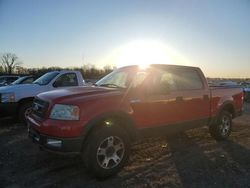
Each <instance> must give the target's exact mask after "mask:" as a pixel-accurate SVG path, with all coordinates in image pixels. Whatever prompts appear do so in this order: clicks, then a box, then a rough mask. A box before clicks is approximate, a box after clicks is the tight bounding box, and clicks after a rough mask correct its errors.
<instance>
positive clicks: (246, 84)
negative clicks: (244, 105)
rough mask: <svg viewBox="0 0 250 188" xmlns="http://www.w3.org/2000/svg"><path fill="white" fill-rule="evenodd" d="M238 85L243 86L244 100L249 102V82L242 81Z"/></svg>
mask: <svg viewBox="0 0 250 188" xmlns="http://www.w3.org/2000/svg"><path fill="white" fill-rule="evenodd" d="M240 85H241V87H242V88H243V92H244V99H245V101H247V102H249V101H250V83H249V82H242V83H241V84H240Z"/></svg>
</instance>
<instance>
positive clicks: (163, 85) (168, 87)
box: [149, 70, 177, 94]
mask: <svg viewBox="0 0 250 188" xmlns="http://www.w3.org/2000/svg"><path fill="white" fill-rule="evenodd" d="M151 76H152V78H151V79H152V85H151V86H149V87H150V88H149V90H151V91H150V93H155V94H166V93H168V92H170V91H173V90H176V89H177V86H176V82H175V75H174V74H173V73H171V72H169V71H163V70H162V71H157V72H154V73H153V74H152V75H151Z"/></svg>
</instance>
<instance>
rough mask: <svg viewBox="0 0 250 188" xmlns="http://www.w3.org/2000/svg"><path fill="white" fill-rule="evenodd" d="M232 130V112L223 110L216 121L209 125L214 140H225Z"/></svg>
mask: <svg viewBox="0 0 250 188" xmlns="http://www.w3.org/2000/svg"><path fill="white" fill-rule="evenodd" d="M231 130H232V114H231V113H229V112H227V111H223V112H221V114H220V116H219V117H218V120H217V122H216V123H214V124H212V125H210V127H209V131H210V134H211V136H212V137H214V138H215V139H216V140H225V139H227V138H228V137H229V135H230V133H231Z"/></svg>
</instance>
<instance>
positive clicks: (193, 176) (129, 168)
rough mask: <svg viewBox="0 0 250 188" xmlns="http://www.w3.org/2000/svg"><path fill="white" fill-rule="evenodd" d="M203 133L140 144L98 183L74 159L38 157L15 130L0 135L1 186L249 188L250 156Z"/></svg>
mask: <svg viewBox="0 0 250 188" xmlns="http://www.w3.org/2000/svg"><path fill="white" fill-rule="evenodd" d="M206 131H207V130H205V129H204V130H203V129H198V130H197V132H198V133H197V134H196V132H194V133H193V132H191V134H190V132H184V133H181V134H178V135H174V136H172V137H167V138H154V139H148V140H144V141H142V142H140V143H138V144H136V145H134V146H133V148H132V153H131V157H130V160H129V162H128V164H127V165H126V166H125V168H124V169H123V170H122V171H121V172H120V173H119V174H118V175H116V176H114V177H110V178H109V179H107V180H105V181H97V180H96V179H95V178H93V177H91V176H89V173H88V172H87V171H86V169H85V168H84V166H83V164H82V162H81V158H80V157H79V156H61V155H56V154H51V153H48V152H43V151H39V149H38V148H37V146H36V145H34V144H32V143H31V142H30V140H28V139H27V138H26V136H27V135H26V132H24V131H23V129H22V128H18V127H17V128H15V129H12V131H10V132H8V131H6V132H2V133H1V134H0V141H1V142H0V143H1V146H0V147H1V150H2V151H4V153H2V154H1V160H4V161H2V162H1V160H0V162H1V163H0V165H1V166H0V167H1V169H2V170H1V173H0V182H1V185H3V186H9V185H13V186H14V185H15V184H16V185H18V186H21V187H199V188H202V187H223V188H224V187H249V185H250V180H249V177H250V174H249V169H250V162H249V159H250V151H249V150H248V149H247V148H245V147H243V146H241V145H240V144H238V143H237V142H235V141H233V140H228V141H226V142H222V143H217V142H215V141H214V140H213V139H212V138H211V137H210V136H209V135H208V134H207V132H206ZM15 139H16V141H15V142H14V141H13V140H15ZM2 172H3V173H2Z"/></svg>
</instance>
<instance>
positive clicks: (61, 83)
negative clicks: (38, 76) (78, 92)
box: [54, 73, 78, 87]
mask: <svg viewBox="0 0 250 188" xmlns="http://www.w3.org/2000/svg"><path fill="white" fill-rule="evenodd" d="M77 85H78V82H77V76H76V74H75V73H66V74H63V75H62V76H60V77H59V78H57V80H56V81H55V83H54V87H70V86H77Z"/></svg>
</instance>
